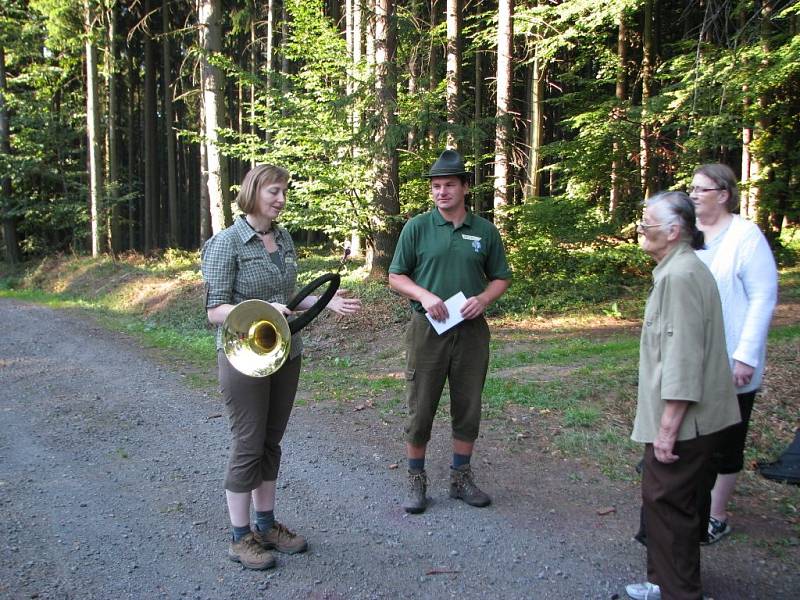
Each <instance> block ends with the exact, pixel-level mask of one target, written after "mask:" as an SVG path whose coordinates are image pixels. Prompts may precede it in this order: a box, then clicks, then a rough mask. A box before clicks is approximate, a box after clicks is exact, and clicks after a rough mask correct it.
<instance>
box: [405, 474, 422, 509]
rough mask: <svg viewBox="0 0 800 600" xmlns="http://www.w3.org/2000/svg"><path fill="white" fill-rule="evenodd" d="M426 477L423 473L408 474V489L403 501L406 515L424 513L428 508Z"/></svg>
mask: <svg viewBox="0 0 800 600" xmlns="http://www.w3.org/2000/svg"><path fill="white" fill-rule="evenodd" d="M427 493H428V476H427V475H426V474H425V471H420V472H419V473H412V472H411V471H409V472H408V488H407V491H406V499H405V500H404V501H403V509H404V510H405V511H406V512H407V513H411V514H412V515H417V514H419V513H421V512H425V508H426V507H427V506H428V498H427V496H426V494H427Z"/></svg>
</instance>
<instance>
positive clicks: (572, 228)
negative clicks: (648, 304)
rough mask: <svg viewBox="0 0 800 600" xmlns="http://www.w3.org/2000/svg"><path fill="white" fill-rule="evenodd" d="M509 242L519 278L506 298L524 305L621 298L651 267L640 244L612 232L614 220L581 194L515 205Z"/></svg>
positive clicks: (546, 307) (562, 305) (548, 306)
mask: <svg viewBox="0 0 800 600" xmlns="http://www.w3.org/2000/svg"><path fill="white" fill-rule="evenodd" d="M513 220H514V226H515V233H516V235H515V236H514V238H513V241H512V242H511V243H510V244H508V254H509V261H510V263H511V265H512V268H513V270H514V277H515V282H514V284H513V286H512V288H511V291H510V293H509V294H508V296H509V297H508V298H506V299H503V300H502V301H501V302H503V303H504V305H505V306H509V305H511V306H513V307H514V308H515V309H517V310H520V309H523V308H524V307H525V306H526V301H527V306H528V307H532V308H534V309H536V310H542V311H545V312H549V311H555V310H568V309H571V308H577V307H580V306H584V305H587V304H599V303H603V302H605V301H608V300H613V299H616V298H618V297H619V296H620V294H621V293H622V291H623V289H624V288H626V287H630V286H638V285H640V284H641V282H642V280H643V279H644V278H645V277H646V276H647V273H649V269H648V264H649V262H648V259H647V257H646V255H644V253H642V252H641V251H640V250H639V248H638V246H637V245H635V244H631V243H627V244H624V243H619V241H617V240H613V239H610V238H608V237H607V236H608V234H609V233H610V232H611V231H613V228H612V226H611V225H609V224H604V223H602V222H600V221H598V220H597V219H596V217H594V218H593V211H591V210H589V209H587V206H586V202H585V201H583V200H578V199H570V198H567V197H561V198H537V199H533V200H532V201H531V202H529V203H528V204H525V205H522V206H520V207H517V208H516V209H515V210H514V211H513Z"/></svg>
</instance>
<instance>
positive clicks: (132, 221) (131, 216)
mask: <svg viewBox="0 0 800 600" xmlns="http://www.w3.org/2000/svg"><path fill="white" fill-rule="evenodd" d="M133 54H134V53H133V49H132V48H131V47H130V44H129V45H128V48H127V62H128V98H127V105H128V109H127V111H126V121H127V122H126V124H125V135H126V137H127V140H126V142H127V163H128V173H127V175H128V177H127V183H128V248H129V249H130V250H134V249H135V248H141V246H140V243H141V242H140V240H138V239H137V237H136V232H137V229H136V222H137V218H138V215H137V214H136V212H137V211H136V206H137V204H138V200H139V196H140V195H139V194H138V193H136V182H137V181H138V177H137V171H138V169H137V166H138V152H137V148H138V144H137V143H136V139H137V138H136V132H137V131H139V129H140V128H139V127H138V123H134V121H135V120H136V109H135V107H136V106H137V102H136V91H137V90H138V89H139V81H140V80H139V76H138V74H139V69H137V68H134V60H133Z"/></svg>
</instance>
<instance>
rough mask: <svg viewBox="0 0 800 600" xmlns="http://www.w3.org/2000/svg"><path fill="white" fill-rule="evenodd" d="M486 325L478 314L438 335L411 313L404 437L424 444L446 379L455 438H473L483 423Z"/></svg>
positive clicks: (487, 355)
mask: <svg viewBox="0 0 800 600" xmlns="http://www.w3.org/2000/svg"><path fill="white" fill-rule="evenodd" d="M489 338H490V334H489V325H488V324H487V323H486V319H485V318H484V317H483V316H480V317H478V318H476V319H469V320H467V321H462V322H461V323H459V324H458V325H456V326H455V327H453V328H452V329H449V330H448V331H445V332H444V333H442V335H439V334H437V333H436V330H435V329H434V328H433V327H432V326H431V324H430V323H429V322H428V319H427V318H426V317H425V315H423V314H420V313H414V316H413V317H412V319H411V323H409V325H408V329H407V330H406V400H407V402H408V420H407V422H406V427H405V433H406V441H407V442H409V443H410V444H412V445H414V446H424V445H425V444H427V443H428V441H429V440H430V438H431V429H432V428H433V420H434V417H435V416H436V409H437V408H438V407H439V400H440V398H441V397H442V391H443V390H444V384H445V382H447V383H449V384H450V416H451V419H452V427H453V438H455V439H457V440H461V441H464V442H474V441H475V440H476V439H477V437H478V431H479V429H480V423H481V394H482V392H483V384H484V383H485V381H486V372H487V369H488V367H489Z"/></svg>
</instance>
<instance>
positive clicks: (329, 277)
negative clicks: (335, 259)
mask: <svg viewBox="0 0 800 600" xmlns="http://www.w3.org/2000/svg"><path fill="white" fill-rule="evenodd" d="M349 255H350V248H347V249H345V253H344V258H342V261H341V263H340V264H339V271H341V270H342V267H343V266H344V263H345V261H346V260H347V257H348V256H349ZM339 271H337V272H336V273H327V274H325V275H321V276H319V277H317V278H316V279H315V280H314V281H312V282H311V283H309V284H308V285H306V286H305V287H304V288H303V289H301V290H300V291H299V292H298V293H297V295H296V296H295V297H294V298H292V299H291V300H290V301H289V302H288V303H287V304H286V308H288V309H289V310H294V309H295V308H297V306H298V305H299V304H300V303H301V302H302V301H303V300H305V298H306V297H307V296H309V295H310V294H311V293H312V292H313V291H315V290H316V289H317V288H318V287H320V286H322V285H324V284H326V283H327V284H328V287H327V288H326V289H325V292H324V293H323V294H322V295H321V296H320V297H319V298H318V299H317V301H316V302H315V303H314V305H313V306H312V307H311V308H309V309H308V310H306V311H305V312H304V313H303V314H302V315H300V316H299V317H297V318H295V319H292V320H291V321H287V320H286V317H284V316H283V315H282V314H281V313H280V311H279V310H277V309H276V308H275V307H274V306H272V305H271V304H270V303H269V302H265V301H264V300H245V301H244V302H240V303H239V304H237V305H236V307H234V309H233V310H232V311H231V312H230V313H229V314H228V316H227V318H226V319H225V322H224V323H223V324H222V349H223V351H224V352H225V356H227V357H228V361H229V362H230V363H231V365H233V367H234V368H235V369H236V370H237V371H239V372H240V373H242V374H244V375H249V376H250V377H267V376H268V375H272V374H273V373H274V372H275V371H277V370H278V369H280V368H281V366H283V363H284V362H286V359H287V358H288V357H289V350H290V348H291V342H292V335H293V334H295V333H297V332H298V331H300V330H301V329H303V327H305V326H306V325H308V324H309V323H310V322H311V321H312V320H313V319H314V318H315V317H316V316H317V315H318V314H319V313H320V312H322V309H323V308H325V307H326V306H327V305H328V302H330V301H331V298H333V296H334V295H335V294H336V290H337V289H339V284H340V283H341V277H340V276H339Z"/></svg>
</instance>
